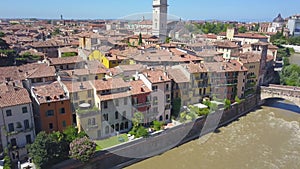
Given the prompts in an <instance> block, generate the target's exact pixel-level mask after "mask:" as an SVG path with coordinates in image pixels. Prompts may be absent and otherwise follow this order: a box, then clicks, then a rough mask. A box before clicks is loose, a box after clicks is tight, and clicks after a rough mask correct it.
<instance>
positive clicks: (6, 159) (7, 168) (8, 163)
mask: <svg viewBox="0 0 300 169" xmlns="http://www.w3.org/2000/svg"><path fill="white" fill-rule="evenodd" d="M4 155H5V156H4V166H3V169H11V167H12V166H11V159H10V157H9V155H8V149H7V148H6V149H5V150H4Z"/></svg>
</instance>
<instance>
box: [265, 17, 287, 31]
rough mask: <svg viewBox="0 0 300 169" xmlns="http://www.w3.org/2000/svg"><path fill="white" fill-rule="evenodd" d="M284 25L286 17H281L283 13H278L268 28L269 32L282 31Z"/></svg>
mask: <svg viewBox="0 0 300 169" xmlns="http://www.w3.org/2000/svg"><path fill="white" fill-rule="evenodd" d="M283 25H284V19H283V18H282V17H281V14H278V16H277V17H276V18H275V19H274V20H273V22H272V25H271V26H270V27H269V28H268V32H274V33H276V32H278V31H279V30H280V31H281V29H282V27H283Z"/></svg>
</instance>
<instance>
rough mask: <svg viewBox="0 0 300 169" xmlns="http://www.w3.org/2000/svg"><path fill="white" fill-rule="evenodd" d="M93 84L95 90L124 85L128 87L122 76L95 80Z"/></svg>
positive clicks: (123, 86) (122, 86) (116, 87)
mask: <svg viewBox="0 0 300 169" xmlns="http://www.w3.org/2000/svg"><path fill="white" fill-rule="evenodd" d="M94 86H95V88H96V90H97V91H101V90H111V89H118V88H125V87H129V86H130V84H129V83H127V82H125V81H124V80H123V79H122V78H109V79H106V80H95V82H94Z"/></svg>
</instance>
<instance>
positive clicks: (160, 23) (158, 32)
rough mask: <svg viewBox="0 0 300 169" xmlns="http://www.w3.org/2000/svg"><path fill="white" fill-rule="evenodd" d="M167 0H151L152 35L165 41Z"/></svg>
mask: <svg viewBox="0 0 300 169" xmlns="http://www.w3.org/2000/svg"><path fill="white" fill-rule="evenodd" d="M167 15H168V0H153V18H152V19H153V21H152V23H153V25H152V34H153V35H155V36H157V37H159V38H160V40H161V41H165V39H166V37H167V20H168V16H167Z"/></svg>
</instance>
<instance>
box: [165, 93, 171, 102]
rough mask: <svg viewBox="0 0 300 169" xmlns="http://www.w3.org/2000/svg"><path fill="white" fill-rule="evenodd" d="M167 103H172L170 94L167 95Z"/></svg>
mask: <svg viewBox="0 0 300 169" xmlns="http://www.w3.org/2000/svg"><path fill="white" fill-rule="evenodd" d="M166 101H167V103H170V102H171V97H170V95H169V94H167V95H166Z"/></svg>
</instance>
